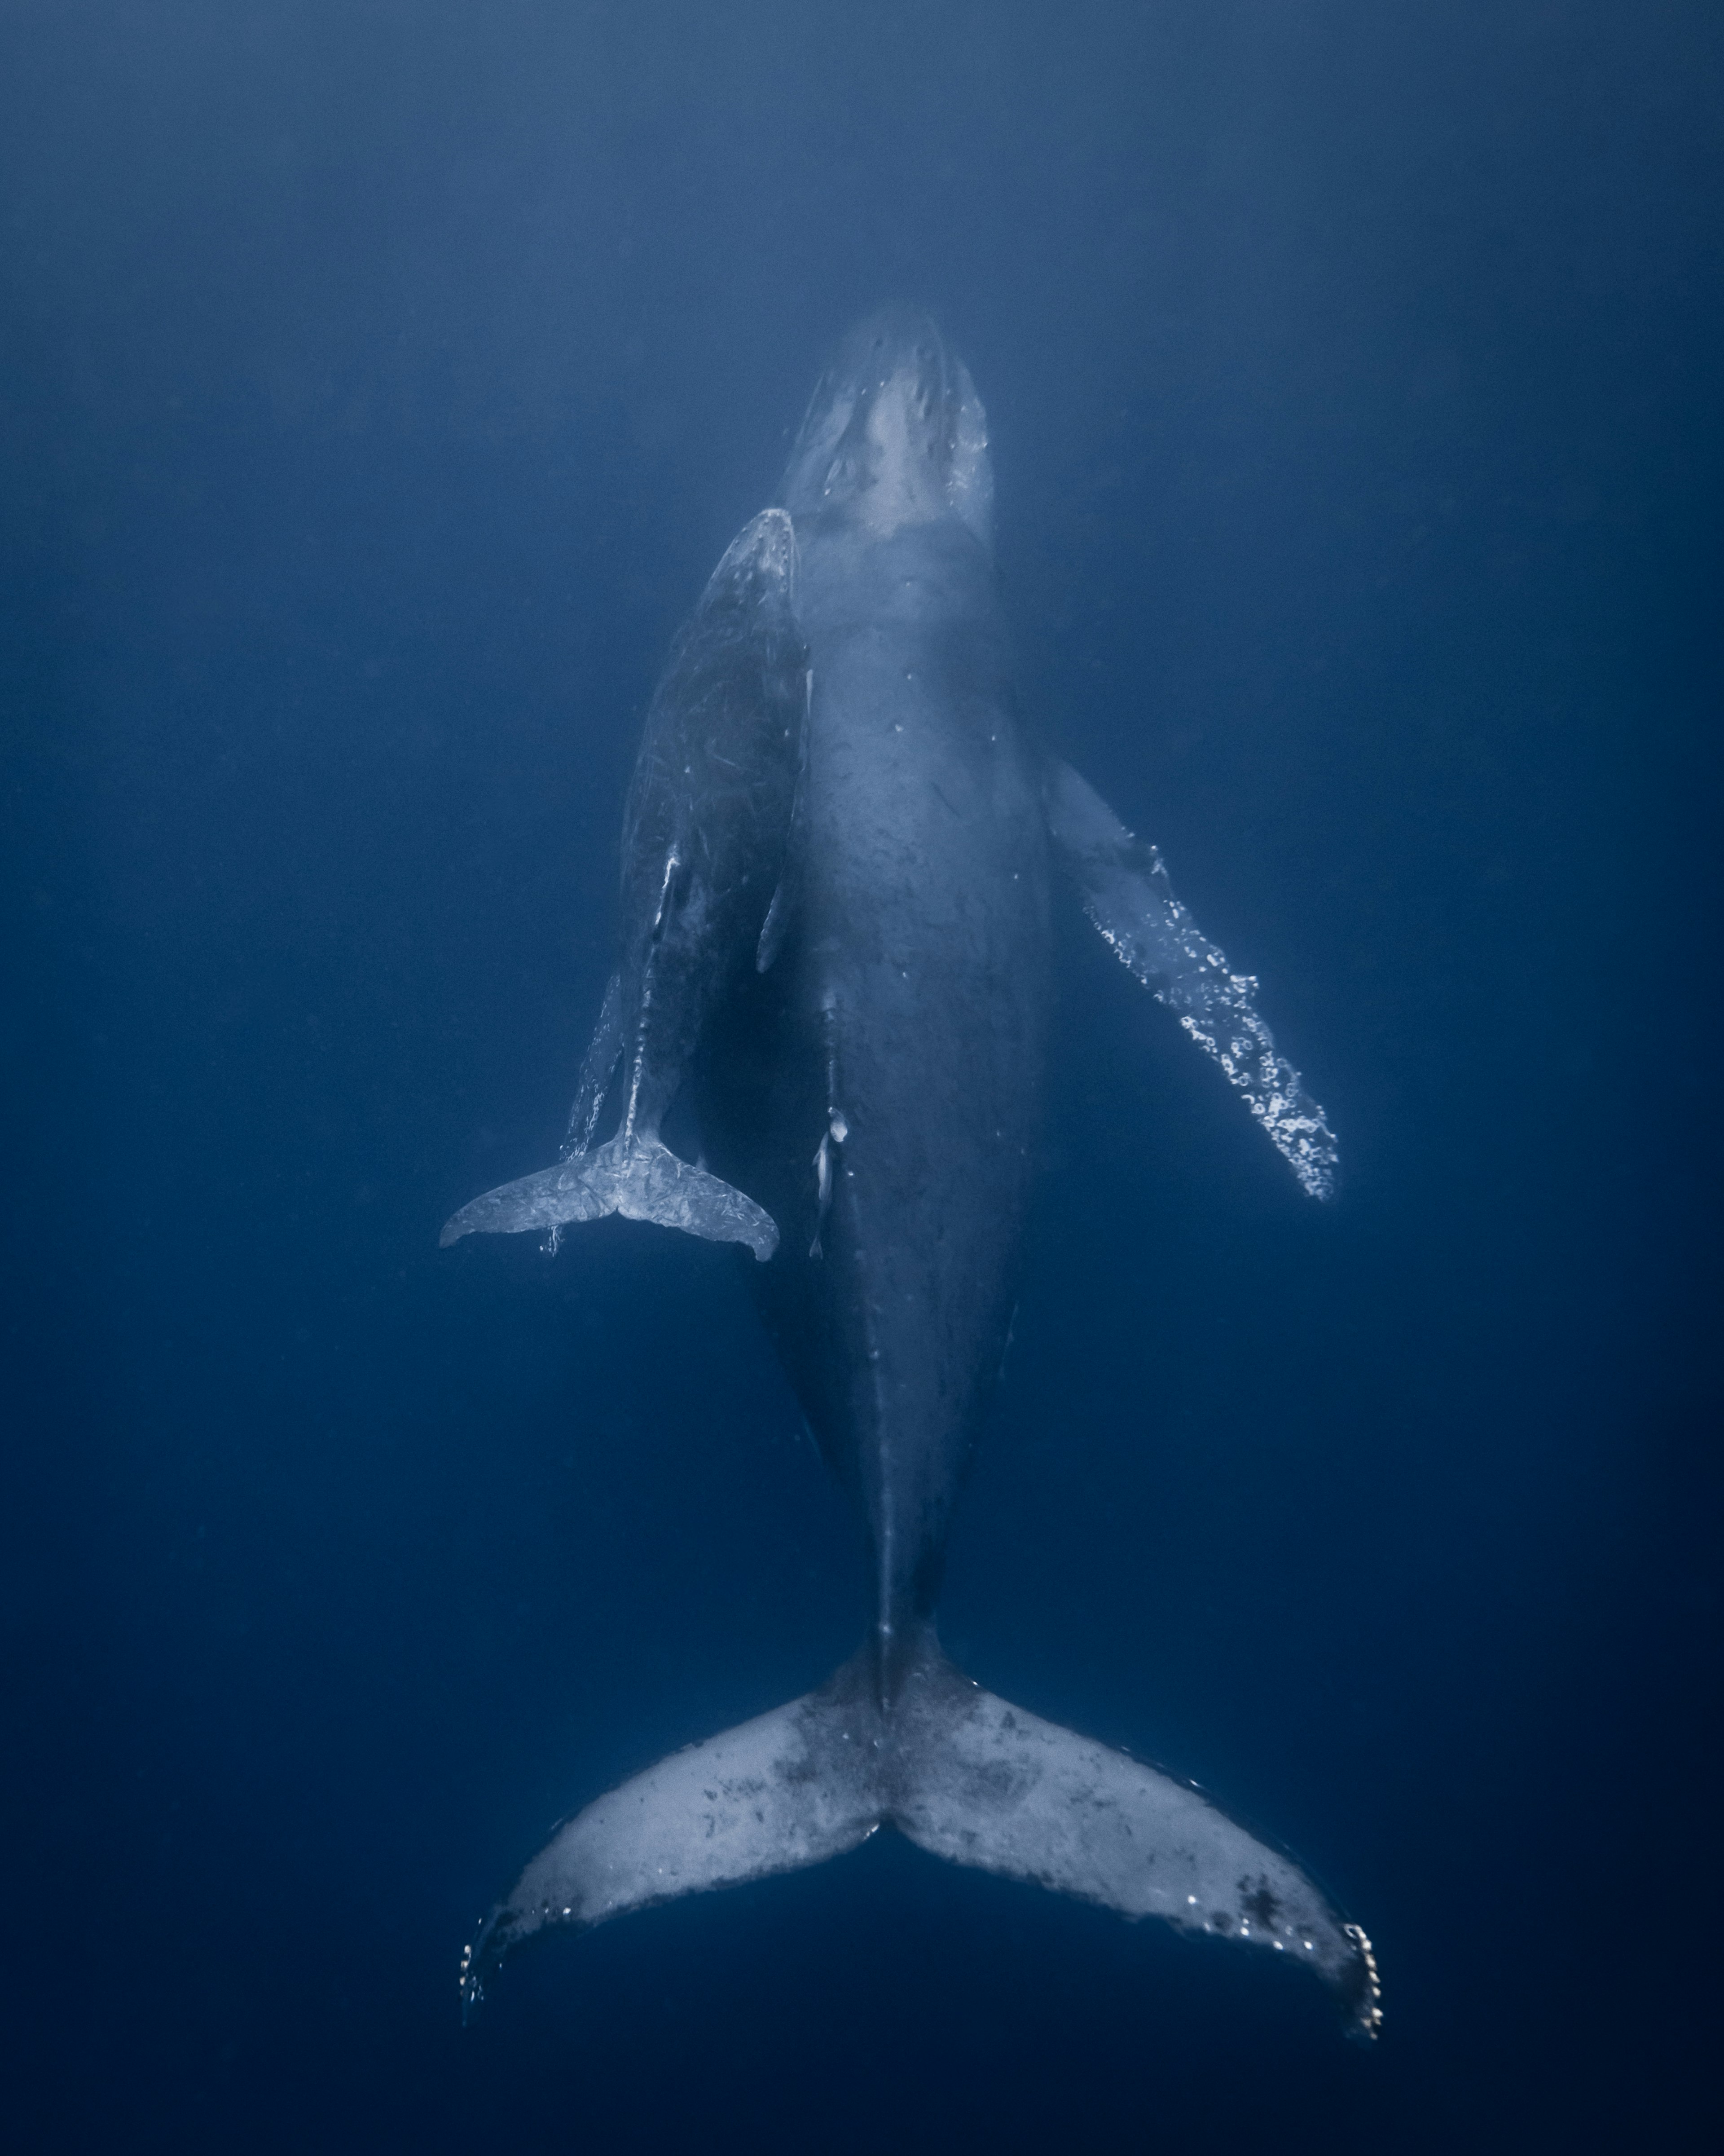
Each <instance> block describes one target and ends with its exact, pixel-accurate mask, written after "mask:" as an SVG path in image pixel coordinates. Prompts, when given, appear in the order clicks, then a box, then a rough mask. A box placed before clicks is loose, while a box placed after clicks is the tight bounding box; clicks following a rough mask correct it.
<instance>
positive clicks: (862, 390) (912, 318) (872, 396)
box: [782, 306, 993, 547]
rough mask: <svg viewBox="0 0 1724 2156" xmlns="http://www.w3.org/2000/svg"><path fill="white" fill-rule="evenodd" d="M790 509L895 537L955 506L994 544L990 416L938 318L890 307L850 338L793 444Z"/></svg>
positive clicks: (786, 499) (799, 515) (786, 494)
mask: <svg viewBox="0 0 1724 2156" xmlns="http://www.w3.org/2000/svg"><path fill="white" fill-rule="evenodd" d="M782 501H783V505H784V506H785V508H786V509H788V511H789V512H790V514H791V516H793V518H795V519H796V520H797V521H798V522H800V521H802V520H803V519H804V518H807V519H811V520H814V521H843V522H847V523H851V524H854V525H856V526H859V527H860V529H861V530H862V531H865V532H866V533H867V534H868V535H869V536H871V537H875V538H889V537H890V536H891V534H892V533H893V532H895V531H899V530H900V529H901V528H902V527H903V526H906V525H911V524H931V523H933V522H935V521H936V520H937V519H939V518H941V517H944V516H955V517H957V519H958V521H960V522H961V523H962V524H964V525H967V526H968V527H969V529H970V530H971V531H972V532H973V533H974V534H975V536H976V537H977V539H979V540H980V541H981V542H982V544H983V546H984V547H992V545H993V466H992V465H991V464H990V463H989V461H988V415H987V413H985V412H984V411H983V408H982V400H981V398H979V397H977V394H976V389H975V385H974V383H973V382H972V381H971V380H970V376H969V370H968V369H967V367H965V365H964V363H963V362H962V360H961V359H960V358H959V357H958V356H957V353H956V352H953V351H952V348H951V346H949V345H948V344H947V341H946V340H945V338H944V337H943V336H942V335H941V334H940V331H939V328H938V326H936V323H935V322H934V321H933V319H932V318H931V316H928V315H926V314H923V313H921V311H919V310H918V309H916V308H913V307H904V306H893V307H883V308H882V309H881V310H880V312H879V313H878V314H873V315H870V316H867V318H866V319H865V321H859V322H858V323H857V324H856V326H855V327H854V329H852V330H851V331H850V332H849V335H848V336H845V337H844V339H843V340H842V341H841V342H840V343H839V346H838V349H837V351H836V352H834V354H833V357H832V360H831V362H830V364H829V366H828V367H827V369H826V372H824V374H823V375H822V376H821V377H820V380H819V382H818V386H817V387H816V388H815V391H814V395H813V401H812V402H811V403H810V404H809V406H808V417H807V418H805V419H804V420H803V423H802V432H801V433H800V434H798V436H797V440H796V447H795V448H794V449H793V450H792V452H791V456H790V464H789V467H788V470H786V472H785V475H784V485H783V490H782Z"/></svg>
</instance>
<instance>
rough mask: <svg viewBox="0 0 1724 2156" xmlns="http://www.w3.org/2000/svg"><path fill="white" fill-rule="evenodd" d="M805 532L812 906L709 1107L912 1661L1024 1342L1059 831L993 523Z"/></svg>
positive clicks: (949, 521)
mask: <svg viewBox="0 0 1724 2156" xmlns="http://www.w3.org/2000/svg"><path fill="white" fill-rule="evenodd" d="M798 540H799V542H800V548H801V561H800V573H801V598H800V608H799V611H800V613H801V619H802V625H803V634H804V635H805V636H806V637H807V639H808V649H809V659H810V665H811V666H812V669H813V683H814V686H813V707H812V711H811V715H810V722H809V736H808V765H807V771H806V773H805V778H804V783H805V786H806V789H807V794H806V805H805V813H804V814H803V815H801V816H800V817H799V818H798V829H797V830H796V831H795V832H794V834H793V839H792V844H793V849H794V850H795V856H796V857H795V859H794V860H793V866H792V870H791V875H792V877H793V886H794V888H795V889H796V890H797V891H798V913H797V915H796V916H794V918H793V926H792V929H791V933H790V937H789V939H788V942H787V944H786V947H785V948H784V950H783V952H782V955H781V956H780V957H779V958H778V960H777V963H776V964H775V966H774V967H773V968H772V970H771V972H770V973H768V974H767V976H766V978H765V979H764V980H763V981H762V983H760V984H759V987H758V988H757V991H756V992H755V993H752V994H750V995H747V996H746V997H744V998H741V999H740V1000H739V1001H738V1002H737V1003H736V1004H733V1005H732V1007H731V1009H730V1011H729V1013H728V1014H727V1017H728V1021H729V1022H728V1023H727V1024H726V1025H725V1027H724V1028H723V1029H722V1032H721V1034H720V1036H719V1038H718V1039H716V1041H715V1044H714V1049H713V1052H712V1054H711V1056H710V1057H709V1058H708V1060H707V1062H706V1068H705V1070H704V1072H703V1081H704V1082H703V1085H702V1087H701V1106H700V1113H701V1127H702V1131H703V1133H704V1135H705V1137H706V1147H707V1153H708V1158H709V1160H710V1162H711V1165H712V1167H713V1168H715V1169H716V1172H717V1173H719V1174H721V1176H723V1177H724V1178H726V1181H730V1182H733V1183H736V1185H737V1187H738V1188H741V1189H744V1190H747V1192H748V1193H750V1195H751V1196H752V1197H754V1198H756V1199H758V1201H759V1202H760V1203H761V1204H763V1205H764V1206H765V1207H766V1209H767V1211H768V1212H769V1213H771V1214H772V1216H773V1218H774V1219H776V1220H777V1223H778V1224H779V1228H780V1230H781V1235H782V1240H781V1242H780V1245H779V1249H778V1252H777V1256H776V1257H775V1258H774V1259H773V1260H772V1264H771V1265H769V1266H767V1267H765V1268H764V1269H762V1271H761V1273H760V1274H759V1276H758V1277H757V1281H755V1283H754V1285H755V1286H756V1289H757V1293H758V1295H759V1297H760V1300H761V1303H762V1309H763V1312H764V1313H765V1316H766V1318H767V1324H768V1325H769V1327H771V1329H772V1334H773V1337H774V1338H775V1340H776V1341H777V1345H778V1348H779V1352H780V1353H781V1355H782V1358H783V1360H784V1363H785V1366H786V1368H787V1369H788V1371H789V1373H790V1376H791V1378H792V1381H793V1383H794V1385H795V1386H796V1389H797V1392H798V1396H799V1398H800V1399H801V1401H802V1404H803V1409H804V1410H805V1412H806V1413H807V1415H808V1421H809V1424H810V1425H811V1426H812V1428H813V1431H814V1434H815V1436H816V1438H817V1440H818V1443H819V1445H820V1448H821V1450H822V1452H823V1454H824V1456H825V1458H826V1460H828V1462H829V1464H830V1466H832V1467H833V1469H834V1471H835V1472H836V1474H837V1475H838V1476H839V1480H840V1481H841V1482H842V1483H843V1485H844V1487H845V1489H846V1490H847V1491H849V1492H851V1493H852V1495H853V1496H854V1499H855V1501H857V1502H858V1504H859V1506H860V1507H861V1510H862V1512H863V1514H864V1517H865V1521H866V1523H867V1528H868V1533H869V1537H870V1545H871V1548H872V1553H873V1559H874V1566H875V1581H876V1586H877V1593H878V1600H879V1609H878V1637H879V1640H880V1648H881V1650H882V1654H883V1657H884V1660H883V1665H882V1682H883V1684H885V1686H887V1687H888V1688H890V1681H891V1678H890V1670H891V1665H892V1662H893V1661H894V1659H895V1655H896V1654H897V1653H898V1652H899V1651H900V1650H901V1649H903V1648H904V1647H906V1646H907V1645H908V1644H909V1639H910V1635H912V1634H913V1633H914V1632H915V1631H916V1630H917V1629H918V1627H919V1626H920V1625H921V1624H924V1623H926V1620H928V1618H929V1617H930V1616H931V1611H932V1608H933V1602H934V1597H935V1594H936V1592H937V1589H938V1585H939V1578H940V1568H941V1562H942V1554H943V1551H944V1548H945V1543H946V1537H947V1530H948V1527H949V1525H950V1522H951V1517H952V1506H953V1502H954V1500H955V1498H956V1496H957V1492H958V1489H959V1486H960V1484H961V1482H962V1476H963V1472H964V1468H965V1466H966V1464H967V1460H968V1458H969V1455H970V1453H971V1450H972V1447H973V1445H974V1444H975V1441H976V1437H977V1430H978V1427H979V1424H980V1421H981V1418H982V1415H983V1411H984V1409H985V1407H986V1404H987V1399H988V1391H989V1388H990V1384H991V1382H992V1380H993V1377H994V1375H995V1373H997V1372H998V1368H999V1366H1000V1362H1001V1359H1002V1357H1003V1353H1004V1349H1005V1342H1006V1332H1007V1327H1008V1324H1009V1322H1010V1317H1011V1308H1012V1301H1013V1291H1014V1276H1015V1272H1016V1267H1017V1262H1018V1247H1019V1243H1020V1239H1021V1231H1022V1226H1023V1220H1024V1206H1025V1201H1026V1196H1027V1191H1028V1184H1029V1174H1030V1165H1031V1148H1032V1145H1033V1141H1034V1130H1035V1125H1036V1118H1037V1112H1038V1108H1039V1093H1040V1081H1041V1065H1042V1054H1043V1040H1042V1029H1043V1019H1044V1007H1045V1003H1046V973H1047V965H1048V925H1047V915H1048V889H1047V886H1048V868H1047V840H1046V836H1045V831H1044V820H1043V817H1042V813H1041V808H1040V802H1039V791H1038V783H1037V778H1036V773H1035V769H1034V765H1033V763H1032V762H1031V759H1030V757H1029V755H1028V754H1027V753H1026V751H1025V748H1024V742H1023V741H1022V738H1021V736H1020V731H1019V728H1018V724H1017V722H1016V721H1015V719H1014V717H1013V712H1012V710H1011V706H1010V699H1009V695H1008V656H1007V649H1006V640H1005V634H1004V629H1003V624H1002V621H1001V619H1000V613H999V605H998V598H997V595H996V591H995V584H994V577H993V564H992V562H991V561H990V559H989V558H988V552H987V551H986V549H985V547H984V546H983V543H982V542H981V541H980V539H979V538H978V537H977V536H976V535H975V534H974V533H973V532H972V531H970V530H968V529H967V527H966V526H964V525H963V524H962V522H960V521H958V520H957V518H956V517H955V516H948V517H947V518H944V519H942V520H941V521H938V522H935V523H929V524H921V525H916V526H910V527H908V528H904V529H900V531H896V532H895V533H893V534H891V535H890V536H885V537H881V538H875V537H874V536H872V535H870V534H869V533H868V532H866V531H858V530H857V529H856V528H855V527H854V524H853V523H852V522H851V521H849V519H847V518H844V517H842V516H833V517H830V518H829V519H827V520H824V521H822V520H820V519H819V518H818V517H816V518H813V519H809V520H807V521H803V520H798ZM834 1129H837V1130H840V1131H842V1132H843V1133H844V1135H843V1137H842V1138H841V1139H839V1138H836V1137H834V1136H833V1135H832V1134H833V1132H834ZM823 1137H824V1139H825V1140H826V1141H827V1160H828V1173H829V1202H828V1204H827V1205H826V1206H825V1209H824V1219H823V1218H822V1206H821V1202H820V1175H819V1170H818V1166H817V1156H818V1153H819V1152H820V1149H821V1145H822V1140H823Z"/></svg>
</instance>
